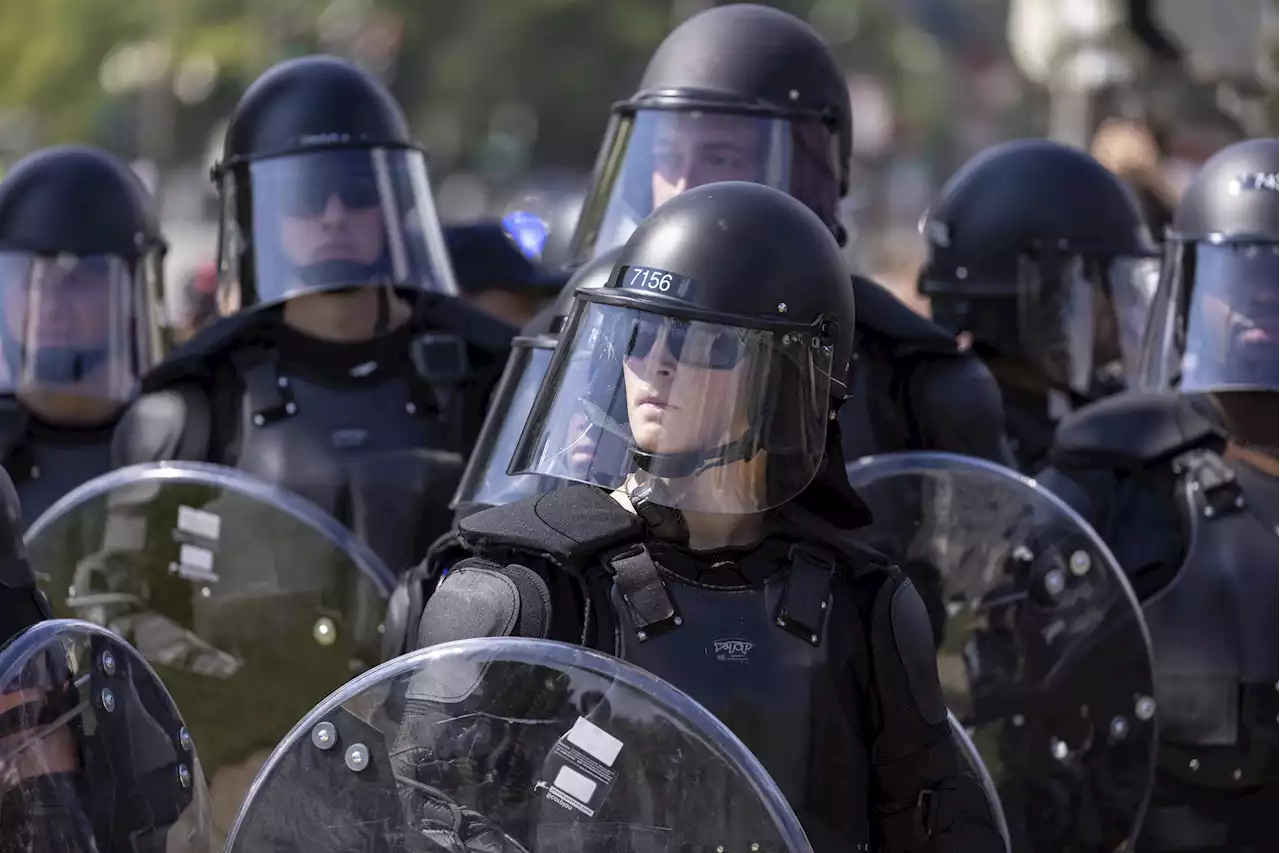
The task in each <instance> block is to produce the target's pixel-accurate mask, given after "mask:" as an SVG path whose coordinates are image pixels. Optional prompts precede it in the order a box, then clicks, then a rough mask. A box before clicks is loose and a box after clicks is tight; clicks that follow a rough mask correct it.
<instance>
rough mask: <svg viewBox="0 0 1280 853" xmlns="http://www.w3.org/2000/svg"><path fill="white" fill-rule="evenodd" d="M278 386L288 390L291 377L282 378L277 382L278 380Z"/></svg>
mask: <svg viewBox="0 0 1280 853" xmlns="http://www.w3.org/2000/svg"><path fill="white" fill-rule="evenodd" d="M276 385H279V386H280V387H281V388H288V387H289V377H288V376H281V377H280V378H279V379H277V380H276Z"/></svg>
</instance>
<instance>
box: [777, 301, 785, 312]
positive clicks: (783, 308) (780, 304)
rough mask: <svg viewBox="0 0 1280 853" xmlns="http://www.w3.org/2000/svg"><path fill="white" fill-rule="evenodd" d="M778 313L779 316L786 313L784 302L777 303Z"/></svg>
mask: <svg viewBox="0 0 1280 853" xmlns="http://www.w3.org/2000/svg"><path fill="white" fill-rule="evenodd" d="M778 313H779V314H785V313H787V303H785V302H779V303H778Z"/></svg>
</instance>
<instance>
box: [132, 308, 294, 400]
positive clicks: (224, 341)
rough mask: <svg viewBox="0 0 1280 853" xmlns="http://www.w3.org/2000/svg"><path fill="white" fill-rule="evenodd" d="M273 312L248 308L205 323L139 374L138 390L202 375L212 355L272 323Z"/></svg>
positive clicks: (150, 388) (211, 364)
mask: <svg viewBox="0 0 1280 853" xmlns="http://www.w3.org/2000/svg"><path fill="white" fill-rule="evenodd" d="M277 316H278V315H277V313H276V312H274V311H269V310H261V311H249V312H245V313H240V314H234V315H232V316H230V317H224V318H222V319H221V320H218V321H217V322H216V323H214V324H213V325H211V326H206V327H205V328H203V329H201V330H200V331H199V332H197V333H196V335H195V337H193V338H192V339H191V340H189V341H187V342H186V343H185V344H183V345H182V346H180V347H178V348H177V349H175V350H174V351H173V352H171V353H169V356H168V357H167V358H166V359H165V360H164V361H162V362H160V363H159V364H157V365H156V366H155V367H153V368H152V369H151V371H150V372H149V373H148V374H147V375H146V376H144V377H143V378H142V392H143V393H144V394H145V393H146V392H148V391H156V390H159V389H161V388H163V387H165V386H166V385H169V384H171V383H173V382H179V381H181V380H183V379H197V380H198V379H203V378H204V377H206V376H208V374H209V372H210V370H211V369H212V367H213V362H214V360H215V357H216V356H219V355H222V354H224V353H226V352H229V351H230V350H232V349H234V348H236V347H237V346H239V345H240V344H241V343H242V342H244V341H245V340H246V339H247V338H249V337H251V336H252V335H254V334H255V333H257V332H259V331H261V330H263V329H264V328H266V327H267V326H269V325H271V324H274V322H275V320H276V317H277Z"/></svg>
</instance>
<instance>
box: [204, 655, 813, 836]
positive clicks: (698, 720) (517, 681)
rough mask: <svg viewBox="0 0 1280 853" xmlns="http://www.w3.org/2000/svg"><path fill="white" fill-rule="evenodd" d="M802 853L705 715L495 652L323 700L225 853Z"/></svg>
mask: <svg viewBox="0 0 1280 853" xmlns="http://www.w3.org/2000/svg"><path fill="white" fill-rule="evenodd" d="M285 850H290V851H293V850H299V851H308V853H310V852H311V851H321V850H323V851H331V850H332V851H339V850H341V851H348V850H359V851H362V853H374V851H388V853H390V851H397V853H399V851H428V850H432V851H434V850H439V851H445V850H448V851H472V850H475V851H479V850H483V851H491V853H498V852H499V851H501V853H519V851H529V853H534V852H535V851H546V852H547V853H551V851H557V853H559V851H575V853H577V851H589V852H590V853H606V851H634V853H641V852H642V851H654V853H658V852H659V851H672V853H674V851H695V850H697V851H702V850H705V851H708V853H710V851H716V850H720V851H728V850H733V851H756V853H778V852H779V851H782V852H783V853H807V851H809V850H810V847H809V844H808V842H807V841H806V840H805V836H804V832H803V831H802V830H801V828H800V824H799V822H798V821H797V820H796V817H795V815H794V814H793V813H792V812H791V810H790V808H789V807H788V806H787V803H786V801H785V800H784V799H783V797H782V794H781V792H780V791H779V790H778V788H777V787H776V786H775V785H774V783H773V781H772V780H771V779H770V778H769V776H768V774H767V773H766V772H765V770H764V768H763V767H761V765H760V764H759V762H758V761H757V760H756V759H755V757H754V756H753V755H752V754H751V752H750V751H749V750H748V749H747V748H746V747H745V746H743V745H742V743H741V742H740V741H739V740H738V739H737V738H736V737H735V736H734V735H733V734H732V733H731V732H730V731H729V730H728V729H727V728H726V727H725V726H724V725H723V724H722V723H720V722H719V721H718V720H717V719H716V718H715V717H714V716H713V715H712V714H711V713H709V712H708V711H707V710H706V709H704V708H703V707H702V706H701V705H699V704H698V703H696V702H695V701H694V700H692V699H690V698H689V697H688V696H686V695H685V694H684V693H682V692H680V691H679V690H677V689H675V688H674V687H672V686H671V685H669V684H667V683H666V682H664V681H661V680H659V679H657V678H655V677H653V676H652V675H650V674H648V673H646V672H644V671H642V670H640V669H638V668H636V667H634V666H631V665H630V664H627V663H625V662H623V661H620V660H618V659H617V658H613V657H609V656H607V655H602V654H599V653H596V652H592V651H588V650H586V649H583V648H581V647H578V646H571V645H566V644H563V643H554V642H550V641H546V640H523V639H511V638H496V639H494V638H491V639H482V640H463V641H460V642H454V643H446V644H442V645H439V646H434V647H432V648H430V649H424V650H421V651H418V652H414V653H413V654H409V655H405V656H403V657H400V658H396V659H395V660H392V661H388V662H387V663H385V664H383V665H381V666H379V667H378V668H377V669H374V670H372V671H370V672H367V673H365V674H364V675H363V676H361V677H359V678H357V679H355V680H353V681H352V682H351V683H350V684H348V685H346V686H345V687H344V688H342V689H341V690H339V691H337V692H336V693H334V694H333V695H332V696H330V697H329V698H328V699H326V700H325V701H324V702H322V703H320V704H319V705H318V706H317V707H316V708H315V709H314V710H313V711H312V712H311V713H310V714H308V715H307V716H306V717H305V718H304V719H303V720H302V721H301V722H300V723H299V724H298V725H297V726H296V727H295V728H294V729H293V731H292V732H291V733H290V734H289V736H288V737H287V738H286V739H285V740H284V741H283V742H282V743H281V744H280V746H279V747H278V748H277V749H276V751H275V752H274V753H273V754H272V756H271V758H270V759H269V760H268V762H267V765H266V767H265V768H264V769H263V771H262V773H261V774H260V775H259V776H258V778H257V779H256V780H255V781H254V783H253V788H252V790H251V792H250V796H249V799H248V800H247V801H246V803H245V805H244V808H243V809H242V810H241V813H240V815H239V817H238V818H237V821H236V825H235V828H234V829H233V831H232V834H231V838H230V839H229V842H228V846H227V853H241V851H244V853H249V851H253V853H258V851H285Z"/></svg>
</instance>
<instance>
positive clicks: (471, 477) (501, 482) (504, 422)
mask: <svg viewBox="0 0 1280 853" xmlns="http://www.w3.org/2000/svg"><path fill="white" fill-rule="evenodd" d="M620 251H621V247H618V248H617V249H614V250H612V251H609V252H605V253H604V254H603V255H600V256H598V257H596V258H593V259H592V260H591V261H590V262H589V263H586V264H584V265H583V266H581V267H579V268H578V269H577V270H575V271H574V274H573V276H572V277H571V278H570V279H569V281H568V283H567V284H565V286H564V288H562V289H561V291H560V294H559V296H557V297H556V299H555V301H554V302H552V303H551V304H550V305H548V306H547V307H546V308H544V309H543V310H542V312H541V313H539V314H538V316H537V317H534V318H533V319H532V320H531V321H529V324H528V325H527V326H525V327H524V328H523V329H522V330H521V331H520V334H519V335H517V336H516V337H515V338H513V339H512V341H511V355H510V356H508V358H507V366H506V369H505V370H504V371H503V373H502V379H501V380H500V381H499V382H498V387H497V389H496V390H495V391H494V393H493V402H491V403H490V404H489V412H488V414H486V415H485V421H484V427H483V428H482V429H481V430H480V438H479V439H478V440H477V441H476V446H475V449H474V450H472V452H471V457H470V458H469V459H468V460H467V469H466V471H465V472H463V475H462V480H461V481H460V482H459V483H458V491H457V492H456V493H455V494H454V496H453V503H452V504H450V508H451V509H453V510H454V511H455V512H456V513H457V514H459V515H466V514H469V513H471V512H474V511H476V510H480V509H485V508H486V507H491V506H501V505H503V504H508V503H513V502H515V501H518V500H521V499H523V498H527V497H532V496H533V495H540V494H545V493H546V492H550V491H552V490H554V489H556V488H558V487H560V486H563V485H566V484H567V483H569V482H572V481H573V479H575V478H571V477H569V476H568V474H569V473H570V470H571V469H572V467H573V466H574V464H575V462H578V461H589V460H591V459H593V458H594V457H595V456H596V455H597V454H603V453H604V452H605V450H604V448H603V447H601V443H602V442H609V441H611V440H612V439H611V437H610V436H608V435H607V434H603V433H602V432H601V431H600V430H599V429H597V428H590V429H587V430H585V431H584V434H583V435H582V436H580V438H579V442H578V445H577V446H576V448H575V450H573V451H570V452H569V453H566V454H565V455H564V456H563V457H562V458H561V459H560V465H561V466H562V467H563V468H564V469H565V470H564V471H561V472H559V473H557V471H559V469H557V471H553V472H550V473H551V474H552V476H535V475H512V474H508V473H507V467H508V465H510V463H511V457H512V454H513V452H514V450H515V447H516V441H517V440H518V439H519V438H520V432H521V430H523V429H524V424H525V421H526V419H528V417H529V410H530V409H532V408H533V400H534V397H535V396H537V393H538V388H539V387H540V386H541V385H542V380H543V378H544V377H546V375H547V368H548V367H549V366H550V364H551V356H552V353H553V352H555V348H556V343H557V342H558V341H559V340H560V332H561V330H562V329H564V326H565V323H566V322H567V320H568V317H569V311H570V309H571V308H572V307H573V303H574V294H575V293H577V292H578V291H579V290H593V289H595V288H597V287H604V286H605V283H606V282H607V281H608V280H609V276H610V275H611V274H612V273H613V268H614V263H615V262H616V261H617V258H618V253H619V252H620ZM613 445H614V449H615V451H619V452H620V450H621V446H620V443H619V442H617V441H613ZM584 478H585V477H584Z"/></svg>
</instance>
